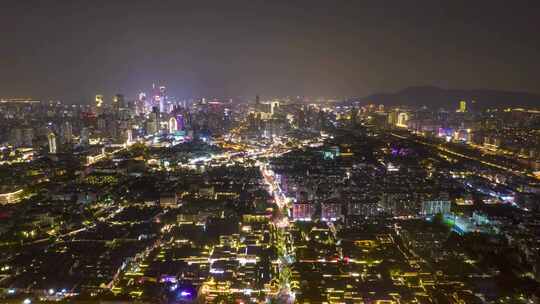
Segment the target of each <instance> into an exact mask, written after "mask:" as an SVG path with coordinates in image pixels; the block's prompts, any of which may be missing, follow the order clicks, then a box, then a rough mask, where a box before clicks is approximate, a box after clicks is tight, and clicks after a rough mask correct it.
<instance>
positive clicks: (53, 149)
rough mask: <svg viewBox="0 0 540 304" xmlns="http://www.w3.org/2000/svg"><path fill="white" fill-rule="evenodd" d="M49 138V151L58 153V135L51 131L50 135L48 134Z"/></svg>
mask: <svg viewBox="0 0 540 304" xmlns="http://www.w3.org/2000/svg"><path fill="white" fill-rule="evenodd" d="M47 139H48V141H49V153H50V154H56V135H54V133H53V132H51V133H49V135H47Z"/></svg>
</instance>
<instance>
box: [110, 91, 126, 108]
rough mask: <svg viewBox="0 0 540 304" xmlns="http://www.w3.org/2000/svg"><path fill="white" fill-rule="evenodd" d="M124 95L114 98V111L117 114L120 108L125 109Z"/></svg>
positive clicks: (117, 95)
mask: <svg viewBox="0 0 540 304" xmlns="http://www.w3.org/2000/svg"><path fill="white" fill-rule="evenodd" d="M124 103H125V101H124V95H122V94H116V95H114V97H113V110H114V112H115V113H118V111H119V110H120V108H125V104H124Z"/></svg>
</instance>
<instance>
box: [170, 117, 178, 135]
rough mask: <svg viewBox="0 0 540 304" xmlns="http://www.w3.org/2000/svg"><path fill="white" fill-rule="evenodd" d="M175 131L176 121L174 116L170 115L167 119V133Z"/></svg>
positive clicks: (176, 127) (176, 129)
mask: <svg viewBox="0 0 540 304" xmlns="http://www.w3.org/2000/svg"><path fill="white" fill-rule="evenodd" d="M176 131H178V122H177V121H176V118H175V117H171V118H170V119H169V133H170V134H173V133H174V132H176Z"/></svg>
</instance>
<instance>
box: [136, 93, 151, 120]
mask: <svg viewBox="0 0 540 304" xmlns="http://www.w3.org/2000/svg"><path fill="white" fill-rule="evenodd" d="M149 109H151V107H149V106H148V105H147V100H146V93H144V92H141V93H139V99H138V100H137V106H136V113H137V115H141V114H145V113H147V112H149Z"/></svg>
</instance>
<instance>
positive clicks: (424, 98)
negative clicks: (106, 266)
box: [354, 86, 540, 110]
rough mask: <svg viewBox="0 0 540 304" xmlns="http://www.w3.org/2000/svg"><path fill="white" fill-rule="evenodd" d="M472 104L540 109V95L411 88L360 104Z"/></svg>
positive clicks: (376, 97)
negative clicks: (463, 102) (460, 102)
mask: <svg viewBox="0 0 540 304" xmlns="http://www.w3.org/2000/svg"><path fill="white" fill-rule="evenodd" d="M460 100H466V101H467V103H468V104H471V101H472V100H475V101H476V104H475V107H476V108H477V109H485V108H489V107H507V106H509V107H540V95H538V94H531V93H524V92H509V91H497V90H454V89H442V88H438V87H432V86H423V87H409V88H406V89H403V90H401V91H399V92H396V93H391V94H373V95H369V96H366V97H363V98H360V99H359V100H354V101H359V102H360V103H361V104H369V103H374V104H384V105H393V106H399V105H403V106H423V105H425V106H428V107H430V108H432V107H437V108H445V109H450V110H453V109H457V107H458V104H459V101H460Z"/></svg>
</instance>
